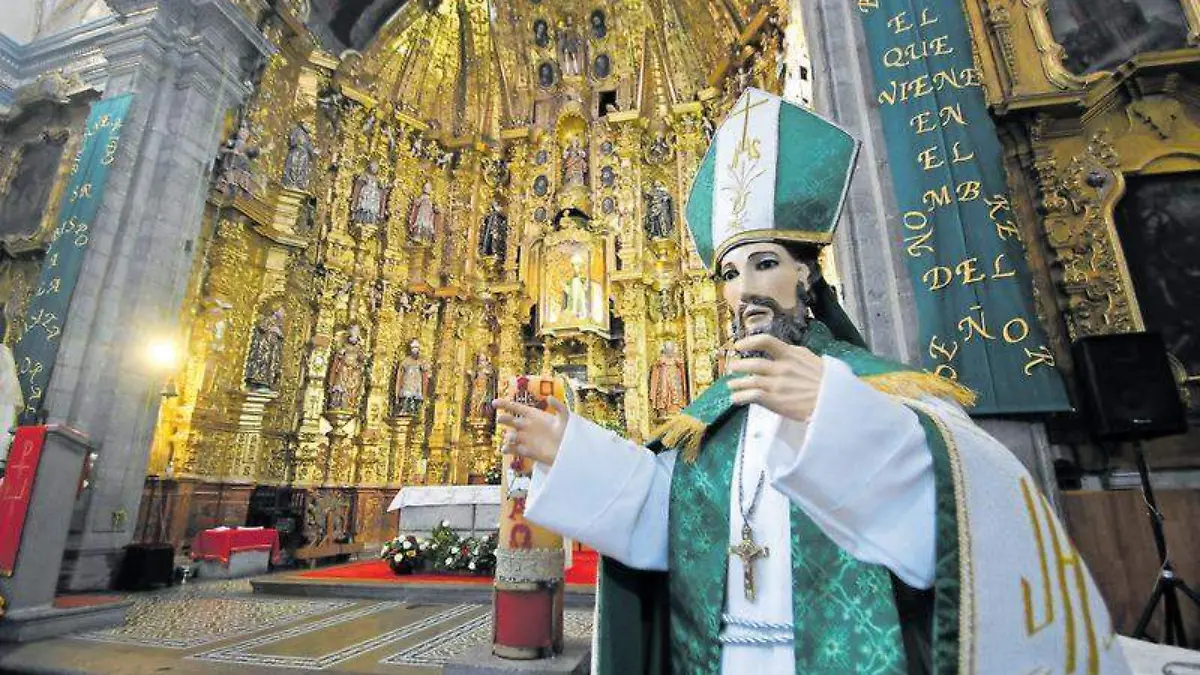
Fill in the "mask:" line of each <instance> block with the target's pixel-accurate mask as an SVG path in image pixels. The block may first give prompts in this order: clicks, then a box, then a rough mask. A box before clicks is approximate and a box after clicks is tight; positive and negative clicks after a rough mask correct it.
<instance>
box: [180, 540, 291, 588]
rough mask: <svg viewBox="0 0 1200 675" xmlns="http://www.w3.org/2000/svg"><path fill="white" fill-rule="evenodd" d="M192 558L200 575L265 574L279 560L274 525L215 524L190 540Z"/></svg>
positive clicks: (237, 575) (202, 576)
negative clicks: (269, 526)
mask: <svg viewBox="0 0 1200 675" xmlns="http://www.w3.org/2000/svg"><path fill="white" fill-rule="evenodd" d="M191 555H192V560H194V561H196V562H197V563H199V567H200V569H199V570H198V572H199V576H200V577H201V578H209V579H213V578H232V577H241V576H250V575H254V574H265V573H266V572H267V571H268V570H269V569H270V565H271V564H277V563H278V562H279V533H278V532H277V531H275V529H274V528H263V527H232V528H230V527H217V528H213V529H211V530H204V531H203V532H201V533H199V534H197V535H196V538H195V539H193V540H192V554H191Z"/></svg>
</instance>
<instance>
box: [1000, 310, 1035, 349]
mask: <svg viewBox="0 0 1200 675" xmlns="http://www.w3.org/2000/svg"><path fill="white" fill-rule="evenodd" d="M1013 326H1016V331H1014V330H1010V329H1011V328H1012V327H1013ZM1017 331H1019V333H1017ZM1001 332H1002V333H1003V334H1004V341H1005V342H1007V343H1009V344H1010V345H1011V344H1016V343H1018V342H1020V341H1021V340H1024V339H1025V338H1027V337H1029V322H1028V321H1026V320H1025V319H1022V318H1021V317H1019V316H1018V317H1016V318H1015V319H1012V320H1011V321H1009V322H1008V323H1006V324H1004V329H1003V330H1002V331H1001Z"/></svg>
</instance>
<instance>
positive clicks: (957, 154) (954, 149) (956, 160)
mask: <svg viewBox="0 0 1200 675" xmlns="http://www.w3.org/2000/svg"><path fill="white" fill-rule="evenodd" d="M960 146H962V143H961V142H959V141H955V142H954V145H952V146H950V154H951V155H952V156H953V160H952V161H951V164H962V163H963V162H969V161H971V160H973V159H975V153H974V152H972V153H971V154H969V155H964V154H962V150H959V147H960Z"/></svg>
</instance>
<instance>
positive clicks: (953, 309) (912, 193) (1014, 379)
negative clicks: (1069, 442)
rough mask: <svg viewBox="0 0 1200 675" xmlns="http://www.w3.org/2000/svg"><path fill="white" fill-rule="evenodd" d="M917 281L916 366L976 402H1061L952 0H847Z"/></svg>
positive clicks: (900, 241) (1020, 407)
mask: <svg viewBox="0 0 1200 675" xmlns="http://www.w3.org/2000/svg"><path fill="white" fill-rule="evenodd" d="M855 1H856V2H857V4H858V9H859V11H860V12H861V14H860V16H861V18H862V23H863V27H864V29H865V30H866V35H867V48H868V53H869V54H870V56H871V67H872V71H873V73H874V75H875V88H876V100H877V102H878V103H879V110H880V116H881V118H882V121H883V135H884V137H885V139H886V143H887V149H888V155H889V163H890V166H891V173H892V180H893V182H894V185H895V188H896V197H897V200H898V202H899V205H900V213H901V216H900V219H899V222H898V223H897V224H896V229H897V232H898V235H899V236H898V237H897V240H896V241H897V245H899V246H901V247H903V251H904V257H905V260H906V261H907V265H908V271H909V275H910V276H911V277H912V281H913V286H914V289H915V292H916V309H917V315H918V318H919V322H920V329H921V347H922V358H923V360H924V364H923V365H924V366H925V367H926V368H928V369H929V370H931V371H934V372H937V373H939V374H942V375H945V376H947V377H951V378H954V379H957V380H959V381H960V382H962V383H963V384H965V385H967V386H969V387H971V388H972V389H974V390H975V391H977V392H978V393H979V403H978V405H977V406H976V407H975V408H974V410H973V411H972V412H974V413H977V414H1005V413H1038V412H1051V411H1060V410H1067V409H1069V408H1070V405H1069V403H1068V402H1067V396H1066V391H1065V389H1064V387H1063V382H1062V377H1061V375H1060V374H1059V372H1058V370H1057V368H1056V367H1055V363H1054V355H1053V354H1052V352H1051V351H1050V348H1049V345H1047V343H1046V338H1045V334H1044V332H1043V329H1042V326H1041V325H1040V324H1039V323H1038V320H1037V314H1036V312H1035V310H1034V305H1033V300H1032V296H1031V286H1030V279H1029V274H1028V271H1027V268H1026V264H1025V257H1024V256H1025V254H1024V249H1023V246H1022V243H1021V238H1020V233H1019V231H1018V229H1017V227H1016V225H1015V223H1014V219H1015V217H1016V216H1015V215H1014V213H1013V210H1012V207H1011V204H1010V201H1009V196H1008V187H1007V184H1006V182H1005V177H1004V166H1003V163H1002V155H1001V148H1000V141H999V139H998V138H997V136H996V129H995V126H994V125H993V123H992V120H991V117H990V116H989V114H988V109H987V104H986V102H985V101H984V97H983V89H982V83H981V82H980V76H979V71H978V70H977V69H976V67H975V62H974V59H973V56H972V51H971V35H970V32H969V29H968V26H967V18H966V16H964V14H963V6H962V4H961V2H960V0H855Z"/></svg>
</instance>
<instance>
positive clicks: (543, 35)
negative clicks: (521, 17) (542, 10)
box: [533, 19, 550, 47]
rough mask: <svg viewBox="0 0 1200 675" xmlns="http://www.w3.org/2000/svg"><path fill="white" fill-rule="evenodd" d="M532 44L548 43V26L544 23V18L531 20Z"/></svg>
mask: <svg viewBox="0 0 1200 675" xmlns="http://www.w3.org/2000/svg"><path fill="white" fill-rule="evenodd" d="M533 44H535V45H537V46H538V47H545V46H546V45H548V44H550V27H549V26H547V25H546V20H545V19H538V20H537V21H534V22H533Z"/></svg>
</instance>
